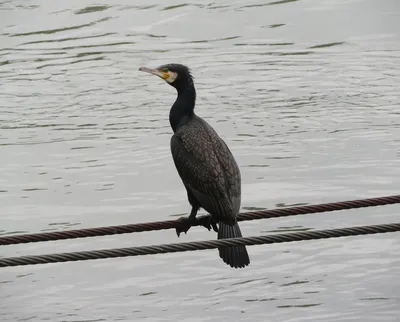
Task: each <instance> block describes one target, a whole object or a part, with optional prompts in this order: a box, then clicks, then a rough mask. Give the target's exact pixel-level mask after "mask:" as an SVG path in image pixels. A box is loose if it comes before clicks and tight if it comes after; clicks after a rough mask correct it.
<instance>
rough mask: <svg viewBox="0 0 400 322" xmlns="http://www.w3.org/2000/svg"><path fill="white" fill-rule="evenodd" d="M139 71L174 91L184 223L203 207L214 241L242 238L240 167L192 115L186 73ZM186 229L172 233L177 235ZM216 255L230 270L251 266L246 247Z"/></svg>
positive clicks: (174, 140) (174, 144)
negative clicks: (187, 209) (186, 211)
mask: <svg viewBox="0 0 400 322" xmlns="http://www.w3.org/2000/svg"><path fill="white" fill-rule="evenodd" d="M139 70H140V71H143V72H147V73H150V74H153V75H157V76H159V77H160V78H162V79H163V80H165V81H166V82H167V83H168V84H170V85H171V86H173V87H175V89H176V90H177V92H178V97H177V99H176V101H175V103H174V104H173V105H172V107H171V110H170V112H169V122H170V124H171V127H172V130H173V131H174V134H173V135H172V137H171V152H172V157H173V160H174V163H175V167H176V169H177V171H178V173H179V176H180V177H181V179H182V181H183V184H184V186H185V188H186V191H187V196H188V200H189V203H190V204H191V206H192V210H191V213H190V215H189V217H185V218H184V219H185V220H194V219H195V217H196V215H197V212H198V210H199V209H200V208H203V209H205V210H206V211H207V212H209V213H210V214H211V217H210V218H211V221H212V223H211V222H210V225H209V226H208V227H207V228H208V229H211V224H212V226H213V228H214V230H215V231H216V232H218V239H224V238H234V237H242V233H241V231H240V228H239V225H238V223H237V221H236V216H237V214H238V213H239V209H240V201H241V177H240V171H239V167H238V165H237V163H236V161H235V159H234V157H233V155H232V153H231V151H230V150H229V148H228V146H227V145H226V143H225V142H224V141H223V140H222V139H221V138H220V137H219V136H218V134H217V133H216V132H215V131H214V129H213V128H212V127H211V126H210V125H209V124H208V123H207V122H206V121H205V120H203V119H202V118H201V117H199V116H197V115H196V114H195V113H194V107H195V101H196V90H195V88H194V84H193V77H192V75H191V73H190V70H189V68H188V67H186V66H184V65H180V64H167V65H162V66H160V67H158V68H154V69H151V68H147V67H140V68H139ZM216 222H218V223H219V228H217V226H216ZM189 227H190V225H189ZM188 230H189V228H187V229H186V230H184V229H182V230H180V231H178V229H177V234H178V236H179V233H180V232H181V231H184V232H187V231H188ZM219 255H220V257H221V258H222V259H223V261H224V262H225V263H227V264H228V265H230V266H231V267H235V268H239V267H245V266H247V265H249V264H250V259H249V255H248V253H247V250H246V247H245V246H234V247H221V248H219Z"/></svg>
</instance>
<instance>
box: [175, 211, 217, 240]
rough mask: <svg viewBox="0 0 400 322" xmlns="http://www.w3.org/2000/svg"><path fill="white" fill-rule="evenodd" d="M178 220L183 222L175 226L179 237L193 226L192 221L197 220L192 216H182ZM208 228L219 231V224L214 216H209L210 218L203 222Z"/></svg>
mask: <svg viewBox="0 0 400 322" xmlns="http://www.w3.org/2000/svg"><path fill="white" fill-rule="evenodd" d="M178 220H180V221H181V222H182V224H181V225H180V226H179V227H177V228H175V230H176V235H177V236H178V237H179V236H180V235H181V233H185V234H186V233H187V232H188V231H189V229H190V227H192V223H193V222H194V221H196V219H195V218H193V219H192V218H190V216H189V217H180V218H179V219H178ZM202 225H203V226H204V227H205V228H206V229H208V230H209V231H210V230H211V228H212V229H213V230H214V231H215V232H216V233H218V226H217V221H216V220H215V219H214V218H213V216H211V215H210V216H209V218H208V220H206V222H205V223H203V224H202Z"/></svg>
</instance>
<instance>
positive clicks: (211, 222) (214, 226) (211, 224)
mask: <svg viewBox="0 0 400 322" xmlns="http://www.w3.org/2000/svg"><path fill="white" fill-rule="evenodd" d="M203 226H204V227H205V228H207V229H208V230H211V228H212V229H213V230H214V231H215V232H216V233H217V232H218V226H217V221H216V220H215V218H214V217H213V216H212V215H209V217H208V220H207V222H206V223H205V224H203Z"/></svg>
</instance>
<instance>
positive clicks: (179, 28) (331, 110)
mask: <svg viewBox="0 0 400 322" xmlns="http://www.w3.org/2000/svg"><path fill="white" fill-rule="evenodd" d="M399 30H400V4H399V2H398V1H397V0H386V1H373V0H347V1H333V0H298V1H296V0H291V1H290V0H286V1H285V0H284V1H272V0H270V1H260V0H252V1H246V0H239V1H234V2H232V1H217V2H207V1H206V2H204V1H192V2H179V1H167V2H166V1H156V0H150V1H135V2H132V1H124V0H120V1H113V2H110V1H97V2H95V3H94V2H91V1H86V0H83V1H49V0H42V1H21V0H19V1H18V0H16V1H2V2H1V3H0V41H1V42H0V43H1V47H0V78H1V82H0V151H1V152H0V153H1V158H0V171H1V172H0V173H1V174H0V204H1V212H0V234H1V235H10V234H16V233H28V232H29V233H34V232H43V231H56V230H65V229H74V228H86V227H95V226H105V225H117V224H126V223H135V222H144V221H156V220H165V219H170V218H174V217H173V216H176V215H178V214H185V213H187V212H188V211H189V210H190V208H189V205H188V203H187V200H186V193H185V191H184V188H183V186H182V184H181V182H180V179H179V177H178V175H177V173H176V170H175V168H174V165H173V162H172V158H171V155H170V148H169V140H170V136H171V129H170V127H169V123H168V111H169V108H170V106H171V105H172V103H173V101H174V99H175V95H176V94H175V92H174V90H173V88H171V87H169V86H168V85H166V84H164V83H163V82H162V81H161V80H160V79H157V78H155V77H150V76H149V75H146V74H143V73H140V72H138V68H139V66H142V65H146V66H150V67H152V66H157V65H160V64H164V63H169V62H177V63H184V64H187V65H189V66H190V67H191V69H192V72H193V74H194V76H195V84H196V88H197V94H198V100H197V108H196V111H197V113H198V114H199V115H201V116H202V117H204V118H205V119H206V120H207V121H208V122H209V123H210V124H211V125H212V126H213V127H215V128H216V130H217V131H218V133H219V134H220V135H221V136H222V137H223V138H224V139H225V140H226V142H227V143H228V145H229V146H230V148H231V150H232V152H233V153H234V155H235V157H236V159H237V161H238V163H239V165H240V168H241V172H242V181H243V182H242V183H243V188H242V193H243V197H242V211H246V210H249V209H254V208H257V209H258V208H262V209H265V208H275V207H282V206H290V205H293V204H298V203H301V204H313V203H320V202H334V201H340V200H351V199H357V198H368V197H375V196H385V195H391V194H398V193H399V179H398V178H399V177H400V170H399V157H400V148H399V143H400V141H399V137H400V105H399V101H400V100H399V99H400V95H399V84H400V33H399ZM399 210H400V208H399V206H398V205H393V206H385V207H376V208H371V209H358V210H351V211H345V212H338V213H330V214H313V215H307V216H298V217H288V218H280V219H271V220H262V221H257V222H243V223H241V229H242V232H243V234H244V235H245V236H254V235H260V234H274V233H277V232H288V231H289V232H290V231H299V230H300V231H302V230H314V229H326V228H339V227H346V226H353V225H368V224H380V223H389V222H397V221H398V214H399ZM214 238H215V234H214V233H212V232H207V231H205V230H204V229H201V228H194V229H192V230H190V233H189V234H188V235H184V236H182V237H181V238H180V239H179V240H178V239H177V237H176V235H175V232H173V231H165V232H164V231H163V232H154V233H141V234H130V235H122V236H110V237H101V238H91V239H86V240H84V239H82V240H71V241H60V242H48V243H38V244H31V245H29V244H28V245H16V246H7V247H2V248H1V250H0V252H1V256H20V255H25V254H26V255H28V254H29V255H33V254H42V253H54V252H64V251H79V250H87V249H98V248H116V247H128V246H135V245H146V244H159V243H170V242H177V241H190V240H205V239H214ZM248 250H249V253H250V256H251V260H252V263H251V266H249V267H248V268H246V269H244V270H232V269H230V268H229V267H227V266H225V265H224V264H223V263H222V262H221V261H220V260H219V258H218V255H217V252H216V251H201V252H191V253H181V254H173V255H159V256H146V257H135V258H123V259H110V260H98V261H88V262H79V263H64V264H53V265H40V266H27V267H18V268H3V269H1V270H0V320H1V321H54V322H56V321H68V322H72V321H136V320H147V321H176V320H181V321H221V320H222V321H225V320H228V319H229V320H232V321H285V322H289V321H290V322H292V321H296V322H297V321H371V322H372V321H374V322H375V321H397V320H399V319H400V297H399V292H398V290H399V288H400V282H399V281H400V273H399V272H400V259H399V255H398V254H399V250H400V237H399V234H398V233H391V234H385V235H376V236H363V237H356V238H342V239H333V240H321V241H309V242H300V243H290V244H279V245H268V246H254V247H249V248H248Z"/></svg>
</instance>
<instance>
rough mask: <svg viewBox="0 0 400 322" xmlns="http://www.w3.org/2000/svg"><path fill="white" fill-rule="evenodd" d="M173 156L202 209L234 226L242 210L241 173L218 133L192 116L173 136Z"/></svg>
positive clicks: (203, 121) (179, 171)
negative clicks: (233, 223)
mask: <svg viewBox="0 0 400 322" xmlns="http://www.w3.org/2000/svg"><path fill="white" fill-rule="evenodd" d="M171 152H172V156H173V159H174V162H175V166H176V168H177V170H178V173H179V175H180V177H181V179H182V181H183V183H184V184H185V186H186V188H187V189H190V191H191V192H192V194H193V195H194V197H195V198H196V200H197V201H198V203H199V204H200V206H201V207H202V208H204V209H205V210H206V211H208V212H209V213H211V214H212V215H215V216H217V217H219V218H220V219H221V220H223V221H227V222H231V223H232V222H234V219H235V217H236V215H237V213H238V212H239V209H240V198H241V178H240V171H239V167H238V165H237V163H236V161H235V159H234V157H233V155H232V153H231V151H230V150H229V148H228V146H227V145H226V143H225V142H224V141H223V140H222V139H221V138H220V137H219V135H218V134H217V133H216V132H215V131H214V129H213V128H212V127H211V126H210V125H209V124H208V123H207V122H206V121H205V120H203V119H202V118H200V117H198V116H196V115H193V116H191V117H190V118H188V119H187V120H185V122H184V124H183V125H181V126H180V127H179V128H178V129H177V131H176V132H175V134H174V135H173V136H172V138H171Z"/></svg>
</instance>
